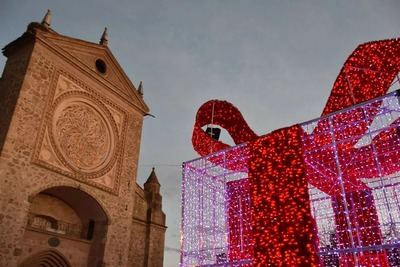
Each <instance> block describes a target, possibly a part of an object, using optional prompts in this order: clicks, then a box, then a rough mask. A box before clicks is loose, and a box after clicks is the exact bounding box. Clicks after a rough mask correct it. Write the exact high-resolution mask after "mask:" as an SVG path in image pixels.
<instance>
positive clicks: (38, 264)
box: [19, 250, 71, 267]
mask: <svg viewBox="0 0 400 267" xmlns="http://www.w3.org/2000/svg"><path fill="white" fill-rule="evenodd" d="M19 267H71V264H70V263H69V262H68V260H67V259H66V258H65V257H64V256H63V255H62V254H61V253H60V252H58V251H56V250H45V251H41V252H38V253H36V254H34V255H32V256H30V257H28V258H27V259H26V260H25V261H24V262H23V263H22V264H20V265H19Z"/></svg>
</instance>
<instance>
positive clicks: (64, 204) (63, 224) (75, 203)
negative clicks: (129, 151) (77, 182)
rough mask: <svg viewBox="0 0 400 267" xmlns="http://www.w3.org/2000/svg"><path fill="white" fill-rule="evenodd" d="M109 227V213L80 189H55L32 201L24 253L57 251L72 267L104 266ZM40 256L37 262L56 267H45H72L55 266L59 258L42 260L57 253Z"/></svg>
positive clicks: (24, 241) (25, 234) (58, 262)
mask: <svg viewBox="0 0 400 267" xmlns="http://www.w3.org/2000/svg"><path fill="white" fill-rule="evenodd" d="M107 225H108V218H107V215H106V212H105V211H104V209H103V208H102V207H101V205H100V204H99V202H98V201H97V200H96V199H95V198H93V197H92V196H90V195H89V194H87V193H86V192H84V191H82V190H80V189H77V188H73V187H68V186H58V187H52V188H49V189H46V190H44V191H42V192H40V193H38V194H37V195H35V196H34V197H32V200H31V206H30V209H29V214H28V222H27V225H26V227H25V233H24V240H23V252H24V253H26V252H27V251H37V250H38V249H39V250H41V251H49V249H54V248H57V251H59V252H60V253H62V254H63V255H64V256H65V257H64V258H65V259H68V261H69V262H70V264H71V266H74V267H75V266H76V267H97V266H101V264H102V260H103V255H104V246H105V236H106V233H107ZM50 251H52V250H50ZM40 253H41V254H40ZM40 253H38V254H37V255H39V256H40V257H39V256H37V257H36V258H40V259H45V261H46V262H47V263H48V264H53V265H43V266H51V267H53V266H55V267H58V266H69V265H54V264H56V263H55V262H57V264H61V263H62V262H61V263H60V261H55V259H58V258H57V257H50V256H46V257H44V256H43V255H53V254H54V253H53V254H43V253H45V252H40ZM35 255H36V254H35ZM26 256H29V257H31V256H30V255H26ZM36 258H35V259H36ZM24 262H25V261H24ZM20 266H21V267H22V266H24V265H20ZM32 266H33V265H32ZM24 267H25V266H24Z"/></svg>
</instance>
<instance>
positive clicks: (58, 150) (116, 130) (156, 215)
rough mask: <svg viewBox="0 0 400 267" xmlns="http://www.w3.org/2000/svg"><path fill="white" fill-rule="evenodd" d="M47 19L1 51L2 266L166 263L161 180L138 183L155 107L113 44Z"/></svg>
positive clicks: (157, 265) (157, 266)
mask: <svg viewBox="0 0 400 267" xmlns="http://www.w3.org/2000/svg"><path fill="white" fill-rule="evenodd" d="M48 22H49V21H48V18H47V20H46V18H45V20H44V22H42V23H41V24H40V23H31V24H30V25H29V26H28V29H27V31H26V32H25V33H24V34H23V35H22V36H21V37H20V38H18V39H17V40H15V41H13V42H11V43H10V44H9V45H7V46H6V47H5V48H4V49H3V54H4V55H5V56H6V57H7V63H6V66H5V69H4V71H3V75H2V77H1V79H0V114H1V116H0V152H1V154H0V266H10V267H16V266H39V265H40V264H41V263H42V262H41V261H53V262H58V263H57V264H58V265H54V266H73V267H81V266H82V267H83V266H96V267H97V266H107V267H117V266H138V267H142V266H149V267H161V266H162V262H163V249H164V233H165V229H166V226H165V215H164V213H163V211H162V208H161V195H160V191H159V188H160V184H159V183H158V180H157V177H156V176H155V173H154V170H153V172H152V173H151V175H150V177H149V179H148V181H147V182H146V184H145V186H144V188H142V187H140V186H139V185H137V184H136V173H137V163H138V158H139V147H140V138H141V129H142V122H143V117H144V116H145V115H146V114H147V113H148V111H149V109H148V107H147V106H146V104H145V102H144V101H143V96H142V94H141V92H139V91H138V90H137V89H136V88H135V86H134V85H133V84H132V83H131V82H130V80H129V79H128V77H127V76H126V74H125V73H124V72H123V70H122V69H121V67H120V66H119V64H118V62H117V61H116V60H115V58H114V57H113V55H112V53H111V51H110V50H109V48H108V47H107V45H106V44H105V43H106V42H103V43H102V44H95V43H90V42H86V41H82V40H78V39H74V38H71V37H66V36H63V35H60V34H58V33H56V32H55V31H54V30H52V29H51V28H50V27H49V23H48ZM51 266H53V265H51Z"/></svg>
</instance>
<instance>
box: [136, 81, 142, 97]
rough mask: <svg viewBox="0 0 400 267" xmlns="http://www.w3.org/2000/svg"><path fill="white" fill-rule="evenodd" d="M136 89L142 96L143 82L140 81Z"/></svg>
mask: <svg viewBox="0 0 400 267" xmlns="http://www.w3.org/2000/svg"><path fill="white" fill-rule="evenodd" d="M137 90H138V93H139V95H141V96H143V82H142V81H140V83H139V87H138V89H137Z"/></svg>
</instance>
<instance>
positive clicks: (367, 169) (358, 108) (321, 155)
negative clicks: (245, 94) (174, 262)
mask: <svg viewBox="0 0 400 267" xmlns="http://www.w3.org/2000/svg"><path fill="white" fill-rule="evenodd" d="M399 71H400V41H399V40H398V39H392V40H383V41H376V42H370V43H366V44H363V45H360V46H359V47H358V48H357V49H356V50H355V51H354V52H353V53H352V54H351V55H350V57H349V58H348V59H347V60H346V62H345V64H344V66H343V68H342V70H341V71H340V73H339V75H338V77H337V79H336V81H335V83H334V85H333V89H332V92H331V95H330V96H329V98H328V101H327V104H326V106H325V108H324V110H323V112H322V116H321V118H318V119H316V120H313V121H310V122H306V123H303V124H300V125H294V126H291V127H288V128H284V129H279V130H276V131H274V132H272V133H270V134H267V135H264V136H261V137H258V136H257V135H256V134H255V133H254V132H253V131H252V130H251V129H250V128H249V127H248V125H247V124H246V122H245V120H244V119H243V117H242V115H241V114H240V112H239V111H238V110H237V108H235V107H234V106H233V105H232V104H230V103H228V102H226V101H219V100H212V101H209V102H207V103H205V104H203V105H202V106H201V107H200V109H199V111H198V113H197V116H196V123H195V126H194V131H193V137H192V141H193V145H194V147H195V149H196V150H197V151H198V153H199V154H200V155H201V156H203V157H202V158H200V159H197V160H193V161H190V162H186V163H184V165H183V181H182V226H181V227H182V239H181V266H326V267H329V266H341V267H353V266H400V252H399V247H400V236H399V235H398V233H399V230H400V229H399V228H398V227H400V210H399V204H400V203H399V201H398V199H399V198H398V194H399V193H400V180H399V179H400V157H399V156H400V137H399V134H400V131H399V130H398V129H400V119H399V117H400V104H399V97H398V93H397V92H395V93H391V94H389V95H387V96H383V95H384V94H385V93H386V92H387V90H388V88H389V87H391V86H392V83H393V81H394V80H395V79H397V81H398V80H399V76H398V73H399ZM374 98H375V99H374ZM371 99H372V100H371ZM365 101H367V102H365ZM211 109H212V110H213V112H212V113H211V112H210V111H211ZM210 114H211V116H212V120H213V125H214V124H215V125H219V126H221V127H222V128H225V129H226V130H227V131H228V133H229V134H230V135H231V137H232V139H233V140H234V142H235V144H240V145H238V146H235V147H232V148H230V147H229V146H228V145H226V144H224V143H222V142H220V141H218V140H214V139H213V138H212V137H210V136H209V135H208V134H207V133H205V132H204V131H203V130H202V128H201V127H202V126H204V125H206V124H209V122H210ZM210 152H215V153H213V154H209V153H210Z"/></svg>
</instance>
